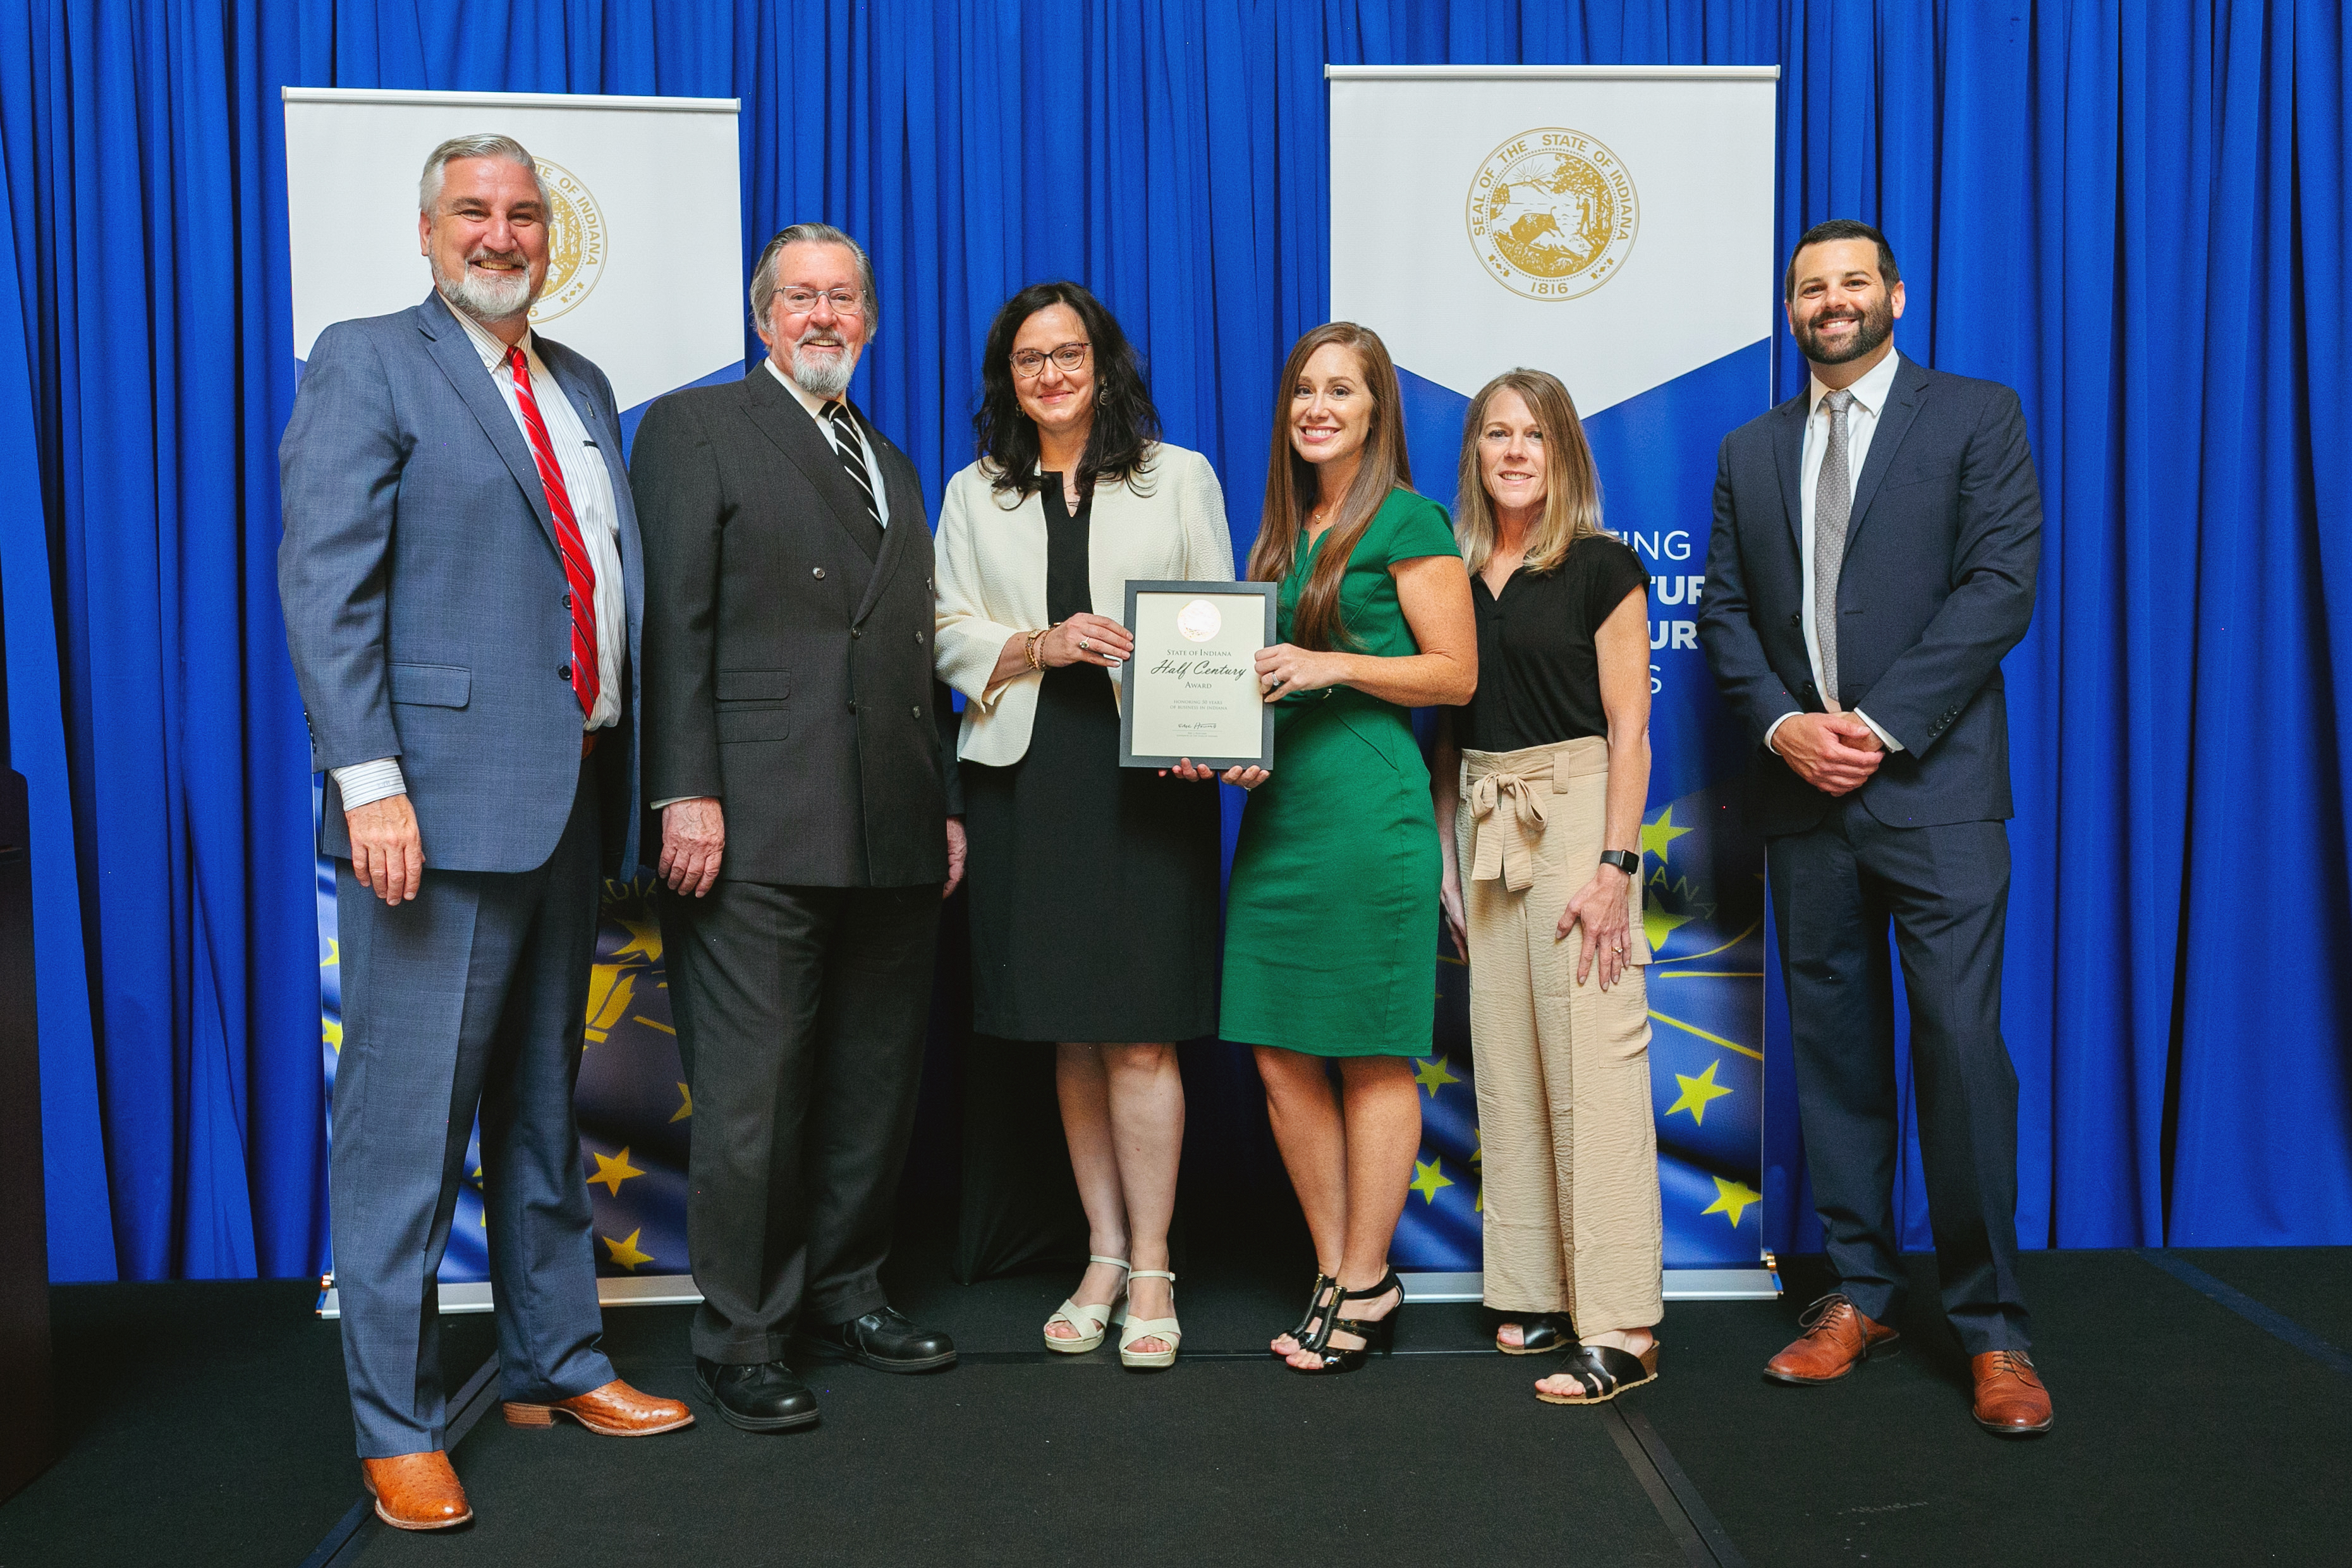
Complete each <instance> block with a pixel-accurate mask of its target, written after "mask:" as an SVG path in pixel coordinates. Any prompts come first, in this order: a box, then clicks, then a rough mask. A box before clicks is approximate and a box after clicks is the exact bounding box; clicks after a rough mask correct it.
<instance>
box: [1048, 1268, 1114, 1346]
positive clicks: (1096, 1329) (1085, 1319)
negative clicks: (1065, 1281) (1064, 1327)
mask: <svg viewBox="0 0 2352 1568" xmlns="http://www.w3.org/2000/svg"><path fill="white" fill-rule="evenodd" d="M1087 1262H1089V1263H1108V1264H1109V1265H1110V1266H1111V1267H1112V1268H1114V1269H1121V1270H1124V1269H1126V1268H1127V1260H1126V1259H1124V1258H1104V1257H1099V1256H1097V1254H1095V1253H1092V1252H1089V1253H1087ZM1126 1294H1127V1291H1126V1288H1125V1287H1124V1286H1122V1287H1120V1290H1119V1292H1118V1295H1117V1296H1113V1297H1112V1298H1111V1299H1110V1300H1109V1301H1105V1302H1103V1303H1102V1304H1101V1305H1100V1306H1092V1307H1089V1306H1081V1305H1079V1304H1078V1303H1077V1302H1076V1301H1069V1300H1067V1299H1065V1300H1064V1301H1063V1302H1062V1305H1061V1310H1060V1311H1058V1312H1055V1314H1054V1315H1053V1316H1052V1317H1050V1318H1047V1319H1046V1320H1045V1329H1046V1331H1048V1332H1046V1333H1045V1348H1046V1349H1047V1350H1053V1351H1059V1352H1061V1353H1062V1354H1064V1355H1084V1354H1086V1353H1087V1352H1088V1351H1090V1350H1095V1349H1097V1348H1099V1347H1100V1346H1101V1344H1102V1342H1103V1339H1104V1337H1105V1336H1106V1335H1107V1334H1108V1332H1109V1327H1110V1325H1111V1324H1112V1323H1115V1322H1118V1321H1119V1320H1120V1319H1121V1318H1123V1317H1125V1316H1126V1315H1127V1312H1126V1309H1125V1308H1124V1307H1123V1306H1122V1305H1121V1303H1120V1297H1123V1296H1125V1295H1126ZM1055 1323H1067V1324H1069V1325H1070V1326H1071V1327H1072V1328H1074V1329H1076V1330H1077V1331H1078V1332H1077V1336H1076V1338H1074V1339H1061V1338H1058V1337H1056V1336H1055V1334H1054V1333H1051V1332H1050V1331H1051V1330H1052V1328H1053V1326H1054V1325H1055Z"/></svg>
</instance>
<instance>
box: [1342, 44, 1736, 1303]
mask: <svg viewBox="0 0 2352 1568" xmlns="http://www.w3.org/2000/svg"><path fill="white" fill-rule="evenodd" d="M1326 74H1327V76H1328V78H1329V80H1330V125H1331V313H1332V315H1333V317H1334V318H1335V319H1342V320H1352V321H1359V322H1361V323H1363V324H1364V325H1366V326H1369V327H1370V328H1372V329H1374V330H1376V331H1377V332H1379V333H1380V335H1381V338H1382V340H1384V341H1386V343H1387V344H1388V347H1389V350H1390V352H1391V355H1392V356H1393V357H1394V358H1395V361H1396V365H1397V371H1398V375H1399V378H1400V380H1401V381H1402V383H1403V389H1404V390H1403V398H1404V411H1403V413H1404V423H1405V434H1406V443H1407V448H1408V451H1409V454H1410V455H1411V459H1412V472H1413V477H1414V479H1415V481H1416V482H1417V484H1416V487H1417V488H1419V489H1420V490H1421V491H1422V492H1423V494H1424V495H1428V496H1431V497H1434V498H1436V499H1437V500H1440V501H1443V502H1445V503H1448V504H1449V505H1450V504H1451V503H1452V502H1453V501H1454V492H1455V465H1456V463H1457V461H1458V460H1459V457H1460V455H1461V450H1462V440H1463V421H1464V419H1465V417H1466V415H1467V413H1468V412H1469V406H1470V400H1471V398H1472V397H1473V396H1474V395H1475V393H1476V392H1477V391H1478V390H1479V388H1481V387H1483V386H1484V385H1485V384H1486V382H1487V381H1488V380H1490V379H1491V378H1492V377H1494V376H1495V375H1496V374H1497V373H1499V372H1501V371H1507V370H1509V369H1512V368H1513V367H1515V366H1528V367H1529V368H1532V369H1536V370H1542V371H1550V372H1551V373H1553V374H1554V375H1557V376H1558V377H1559V379H1560V380H1561V381H1562V382H1566V383H1567V385H1568V389H1569V392H1570V394H1571V395H1572V396H1573V397H1574V398H1575V400H1576V406H1577V411H1578V413H1580V415H1581V416H1582V418H1583V420H1584V427H1585V434H1586V435H1587V437H1588V438H1589V439H1590V440H1591V445H1592V453H1593V458H1594V461H1595V463H1596V465H1597V466H1598V468H1599V470H1600V476H1601V498H1602V508H1603V518H1604V523H1605V526H1606V527H1607V528H1608V529H1609V530H1610V531H1611V532H1612V533H1613V534H1615V535H1616V536H1617V537H1618V538H1622V539H1623V540H1624V541H1625V542H1626V543H1627V544H1629V545H1631V546H1632V547H1633V549H1634V551H1635V552H1636V554H1638V555H1639V556H1640V558H1641V559H1642V564H1643V566H1645V567H1647V568H1648V569H1649V571H1650V574H1651V588H1650V650H1651V652H1650V691H1651V705H1652V706H1651V713H1650V738H1651V745H1652V748H1653V754H1654V762H1653V764H1652V769H1651V774H1650V797H1649V805H1648V809H1647V810H1645V811H1644V812H1643V827H1642V880H1643V897H1642V907H1643V916H1642V918H1643V925H1644V927H1645V928H1646V932H1647V935H1648V936H1649V940H1650V945H1651V947H1652V948H1653V950H1654V953H1655V955H1656V956H1655V961H1654V963H1653V964H1652V965H1651V967H1650V968H1649V972H1648V987H1649V1007H1650V1021H1651V1027H1652V1038H1651V1044H1650V1076H1651V1095H1652V1109H1653V1112H1654V1115H1655V1118H1656V1123H1657V1133H1658V1173H1659V1180H1660V1183H1661V1186H1662V1188H1663V1196H1664V1213H1665V1265H1666V1293H1667V1295H1668V1296H1669V1297H1679V1298H1684V1299H1689V1298H1694V1297H1706V1296H1730V1295H1770V1294H1773V1293H1774V1292H1775V1291H1776V1288H1777V1287H1776V1282H1775V1281H1774V1278H1773V1275H1772V1272H1771V1270H1770V1269H1769V1263H1768V1260H1767V1259H1766V1257H1765V1253H1764V1248H1763V1243H1762V1239H1761V1221H1762V1211H1761V1209H1760V1208H1759V1207H1758V1200H1759V1196H1760V1194H1761V1191H1762V1187H1763V1179H1762V1169H1763V1111H1764V1095H1763V1088H1764V1052H1763V1030H1764V977H1763V967H1764V963H1763V958H1764V925H1763V922H1764V852H1763V845H1762V843H1761V841H1759V840H1758V839H1757V838H1756V837H1755V836H1754V835H1753V834H1751V833H1749V832H1748V831H1747V830H1746V829H1745V828H1744V827H1743V826H1742V825H1741V823H1740V821H1739V812H1738V800H1737V798H1736V797H1737V790H1738V780H1739V779H1740V776H1741V775H1742V774H1743V773H1744V772H1745V770H1746V768H1747V759H1748V744H1747V742H1746V740H1745V739H1744V738H1743V737H1742V736H1741V735H1740V734H1739V733H1738V728H1737V727H1736V726H1735V725H1734V724H1733V723H1732V721H1731V720H1730V718H1729V716H1727V714H1726V713H1725V712H1724V711H1723V709H1722V708H1721V706H1719V704H1718V702H1717V696H1716V691H1715V684H1714V682H1713V680H1712V679H1711V678H1710V677H1709V675H1708V673H1707V667H1706V656H1705V655H1704V654H1703V653H1700V651H1699V646H1698V635H1697V632H1698V626H1697V620H1696V615H1697V606H1698V598H1699V591H1700V588H1701V586H1702V584H1703V583H1704V582H1705V580H1706V579H1705V576H1704V573H1705V572H1706V542H1707V530H1708V526H1709V521H1710V517H1711V507H1712V499H1711V497H1712V495H1713V490H1714V483H1715V457H1716V447H1717V444H1718V443H1719V442H1720V441H1721V440H1722V438H1723V436H1724V435H1725V434H1726V433H1727V432H1728V431H1730V430H1731V429H1732V428H1733V427H1734V426H1735V425H1738V424H1740V423H1744V422H1745V421H1747V420H1748V419H1750V418H1752V417H1753V416H1754V415H1756V414H1758V413H1761V412H1763V410H1764V409H1765V408H1766V407H1768V406H1769V402H1770V401H1771V357H1770V350H1771V332H1772V329H1773V320H1774V318H1773V310H1774V306H1775V291H1774V288H1773V282H1774V278H1775V271H1774V263H1773V256H1772V244H1773V236H1772V201H1773V189H1774V183H1773V176H1774V171H1773V162H1772V158H1773V145H1774V135H1775V120H1774V102H1773V99H1774V92H1775V85H1776V79H1777V78H1778V75H1779V72H1778V70H1777V69H1776V68H1771V67H1761V68H1748V67H1692V68H1673V67H1648V66H1628V67H1613V68H1611V67H1543V66H1531V67H1516V68H1512V67H1499V68H1498V67H1457V66H1441V67H1427V68H1423V67H1388V66H1334V67H1331V68H1328V71H1327V73H1326ZM1476 983H1477V977H1476V975H1475V974H1474V973H1471V972H1469V971H1468V970H1466V969H1465V967H1463V966H1462V965H1461V964H1460V962H1459V961H1458V960H1457V959H1454V956H1453V955H1452V953H1451V951H1450V948H1449V949H1448V951H1447V952H1446V953H1445V954H1444V956H1441V957H1440V959H1439V961H1438V964H1437V988H1438V998H1439V1001H1438V1018H1437V1026H1436V1036H1435V1040H1434V1041H1433V1046H1432V1050H1431V1053H1430V1055H1429V1056H1428V1058H1426V1059H1425V1060H1423V1061H1421V1062H1420V1063H1419V1064H1418V1067H1419V1076H1420V1080H1421V1083H1422V1087H1423V1100H1422V1121H1423V1147H1422V1150H1421V1155H1420V1158H1419V1161H1418V1163H1417V1166H1416V1168H1415V1171H1414V1179H1413V1184H1412V1193H1411V1195H1410V1196H1409V1197H1408V1198H1407V1199H1406V1203H1405V1215H1404V1218H1403V1221H1402V1224H1401V1225H1400V1226H1399V1227H1398V1230H1397V1238H1396V1244H1395V1248H1394V1250H1393V1252H1392V1253H1391V1256H1392V1258H1393V1259H1394V1260H1395V1262H1396V1264H1397V1266H1398V1268H1399V1269H1401V1270H1414V1271H1415V1272H1416V1273H1417V1274H1418V1275H1419V1276H1420V1277H1419V1278H1417V1279H1416V1280H1414V1281H1413V1294H1414V1295H1415V1296H1416V1297H1417V1298H1421V1299H1428V1298H1432V1297H1438V1298H1443V1297H1446V1296H1462V1297H1475V1294H1476V1293H1477V1289H1478V1270H1479V1268H1480V1245H1479V1231H1480V1192H1479V1160H1480V1147H1479V1135H1478V1117H1477V1109H1478V1107H1477V1096H1476V1087H1475V1082H1474V1080H1475V1073H1474V1071H1473V1061H1472V1057H1471V1051H1470V1035H1469V1021H1468V988H1469V987H1470V986H1473V985H1475V984H1476Z"/></svg>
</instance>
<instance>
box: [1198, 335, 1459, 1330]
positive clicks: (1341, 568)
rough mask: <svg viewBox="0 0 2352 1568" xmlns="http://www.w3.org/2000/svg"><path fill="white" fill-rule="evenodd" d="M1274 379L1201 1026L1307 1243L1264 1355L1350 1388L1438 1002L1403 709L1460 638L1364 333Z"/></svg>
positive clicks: (1446, 672) (1399, 1187) (1448, 687)
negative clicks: (1265, 624)
mask: <svg viewBox="0 0 2352 1568" xmlns="http://www.w3.org/2000/svg"><path fill="white" fill-rule="evenodd" d="M1282 374H1283V379H1282V385H1281V390H1280V393H1279V402H1278V403H1277V413H1276V425H1275V432H1274V451H1273V455H1272V459H1271V461H1270V463H1269V464H1268V465H1267V477H1266V486H1265V516H1264V517H1263V519H1262V520H1261V521H1260V523H1259V526H1258V537H1257V544H1256V545H1255V548H1253V549H1251V551H1250V559H1249V575H1250V577H1251V578H1252V579H1253V580H1257V581H1262V582H1277V583H1280V584H1281V591H1280V606H1281V622H1280V635H1281V638H1282V641H1281V642H1279V643H1276V645H1275V646H1273V647H1271V648H1268V649H1266V650H1265V651H1264V652H1263V653H1259V654H1258V656H1257V668H1258V678H1259V682H1260V684H1261V685H1263V686H1264V688H1265V699H1266V701H1268V702H1270V703H1276V704H1278V705H1279V706H1278V708H1277V710H1276V718H1275V726H1276V727H1275V749H1274V772H1273V775H1272V777H1271V778H1269V779H1266V780H1265V782H1264V783H1263V784H1260V785H1259V786H1258V787H1257V789H1255V791H1254V792H1253V793H1252V795H1251V797H1250V801H1249V809H1248V810H1247V811H1246V812H1245V813H1244V816H1243V819H1242V830H1241V840H1240V842H1239V844H1238V845H1237V846H1236V847H1235V849H1234V874H1233V884H1232V890H1231V893H1230V894H1229V896H1228V900H1227V904H1226V913H1225V966H1224V998H1223V1016H1222V1018H1221V1019H1220V1025H1219V1030H1218V1032H1219V1033H1220V1034H1221V1035H1222V1036H1223V1038H1224V1039H1226V1040H1240V1041H1244V1042H1246V1043H1248V1044H1250V1045H1253V1046H1255V1047H1256V1048H1257V1065H1258V1073H1259V1076H1260V1077H1262V1078H1263V1079H1264V1080H1265V1100H1266V1111H1267V1114H1268V1116H1269V1118H1270V1119H1271V1120H1272V1122H1273V1124H1274V1135H1275V1141H1276V1143H1277V1144H1279V1145H1281V1148H1282V1160H1283V1165H1284V1166H1285V1167H1286V1168H1287V1169H1288V1171H1289V1172H1290V1181H1291V1186H1293V1187H1295V1188H1296V1189H1297V1193H1298V1202H1299V1207H1301V1208H1302V1209H1304V1210H1305V1211H1306V1215H1307V1229H1308V1230H1309V1231H1310V1232H1311V1233H1312V1234H1313V1236H1314V1239H1315V1257H1316V1269H1317V1278H1316V1281H1315V1285H1314V1289H1313V1290H1312V1291H1311V1292H1310V1293H1309V1296H1308V1302H1307V1315H1306V1317H1305V1318H1304V1319H1303V1320H1302V1321H1301V1322H1300V1323H1299V1325H1298V1327H1297V1329H1295V1330H1293V1331H1292V1332H1290V1333H1286V1334H1283V1335H1281V1336H1279V1337H1278V1338H1276V1340H1275V1341H1274V1342H1273V1346H1272V1348H1273V1350H1274V1352H1275V1354H1277V1355H1280V1356H1282V1357H1284V1358H1285V1359H1286V1361H1287V1362H1288V1363H1289V1364H1290V1365H1291V1366H1292V1367H1293V1368H1294V1369H1296V1370H1297V1371H1300V1372H1308V1373H1334V1372H1352V1371H1354V1370H1355V1369H1356V1368H1357V1367H1359V1366H1361V1365H1362V1364H1363V1363H1364V1358H1365V1355H1366V1354H1367V1353H1368V1352H1369V1350H1370V1347H1371V1345H1372V1344H1373V1343H1375V1342H1382V1343H1384V1342H1386V1341H1387V1340H1388V1339H1389V1338H1390V1337H1391V1335H1392V1333H1393V1328H1394V1323H1395V1312H1396V1310H1397V1308H1399V1307H1400V1306H1402V1304H1403V1301H1404V1289H1403V1287H1402V1285H1401V1284H1400V1283H1399V1282H1398V1281H1397V1278H1396V1275H1395V1274H1394V1273H1393V1272H1392V1271H1391V1270H1390V1268H1389V1266H1388V1252H1389V1241H1390V1239H1391V1236H1393V1235H1394V1233H1395V1231H1396V1222H1397V1216H1398V1215H1399V1213H1401V1212H1402V1210H1403V1207H1404V1200H1405V1194H1406V1190H1407V1184H1408V1183H1409V1182H1410V1181H1411V1179H1412V1162H1413V1155H1415V1154H1416V1153H1417V1152H1418V1151H1419V1149H1420V1146H1421V1100H1420V1089H1419V1086H1418V1085H1417V1084H1415V1082H1413V1077H1412V1069H1411V1066H1410V1064H1409V1059H1410V1058H1412V1057H1416V1056H1425V1055H1427V1054H1428V1052H1429V1049H1430V1046H1429V1040H1430V1029H1431V1025H1432V1023H1433V1009H1434V1006H1435V989H1436V988H1435V986H1434V985H1433V980H1432V974H1431V968H1432V964H1433V960H1434V957H1435V955H1436V951H1437V930H1438V884H1439V879H1440V876H1441V874H1442V862H1441V860H1440V857H1439V851H1438V844H1437V826H1436V822H1435V819H1434V817H1433V812H1432V810H1431V806H1430V800H1429V772H1428V769H1427V768H1425V767H1424V766H1423V762H1422V759H1421V750H1420V747H1418V746H1416V745H1415V744H1414V741H1413V737H1412V727H1411V726H1410V724H1409V723H1408V722H1407V716H1406V714H1407V710H1408V709H1410V708H1414V707H1422V706H1432V705H1436V704H1454V703H1461V702H1465V701H1467V700H1468V699H1469V696H1470V694H1471V691H1472V690H1473V688H1474V687H1475V686H1476V685H1477V679H1478V670H1477V661H1478V643H1477V631H1476V624H1475V618H1474V616H1473V614H1472V612H1471V607H1470V579H1469V575H1468V573H1467V572H1466V571H1465V570H1464V569H1463V565H1462V559H1461V552H1460V550H1459V549H1457V548H1456V547H1455V545H1454V533H1453V529H1452V528H1451V526H1450V525H1449V524H1448V522H1447V520H1446V516H1445V510H1444V507H1440V506H1438V505H1437V503H1435V502H1434V501H1431V500H1428V499H1426V498H1424V497H1420V496H1416V495H1414V494H1413V493H1412V489H1411V488H1410V486H1411V484H1412V475H1411V472H1410V470H1409V469H1408V467H1407V465H1406V461H1405V449H1404V433H1403V430H1402V427H1401V426H1402V421H1401V419H1400V411H1399V405H1398V393H1397V377H1396V368H1395V366H1394V365H1393V364H1391V362H1390V360H1389V354H1388V350H1387V349H1386V348H1385V347H1383V346H1382V344H1381V340H1380V339H1379V337H1378V336H1376V335H1375V334H1374V333H1372V332H1371V331H1370V330H1369V329H1366V328H1362V327H1359V326H1356V325H1354V324H1353V323H1350V322H1346V321H1334V322H1331V323H1329V324H1328V325H1326V326H1322V327H1318V328H1317V329H1315V330H1313V331H1311V332H1309V333H1307V336H1305V337H1304V338H1301V339H1300V340H1298V344H1297V347H1296V348H1294V349H1292V350H1290V359H1289V361H1288V363H1286V365H1285V366H1284V367H1283V372H1282ZM1334 1058H1336V1059H1337V1060H1338V1061H1339V1084H1338V1090H1337V1092H1336V1093H1335V1092H1334V1088H1333V1084H1332V1082H1331V1074H1330V1071H1329V1060H1330V1059H1334Z"/></svg>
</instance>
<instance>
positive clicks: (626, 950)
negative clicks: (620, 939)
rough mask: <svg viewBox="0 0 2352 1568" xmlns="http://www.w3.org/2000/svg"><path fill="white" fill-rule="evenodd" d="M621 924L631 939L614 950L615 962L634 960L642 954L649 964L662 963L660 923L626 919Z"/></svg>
mask: <svg viewBox="0 0 2352 1568" xmlns="http://www.w3.org/2000/svg"><path fill="white" fill-rule="evenodd" d="M621 924H622V925H625V926H626V927H627V928H628V932H629V939H628V941H626V942H625V943H623V944H622V945H621V946H618V947H615V948H614V949H613V962H614V963H618V962H619V961H620V960H622V959H623V958H634V957H636V956H639V955H641V954H642V955H643V956H644V957H645V960H646V963H648V964H658V963H660V962H661V956H662V943H661V923H660V922H659V921H655V920H629V919H623V920H622V922H621Z"/></svg>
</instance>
